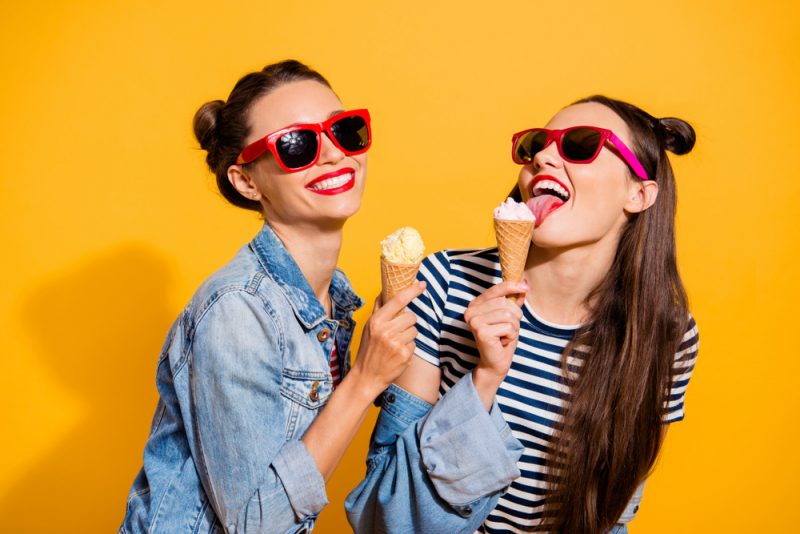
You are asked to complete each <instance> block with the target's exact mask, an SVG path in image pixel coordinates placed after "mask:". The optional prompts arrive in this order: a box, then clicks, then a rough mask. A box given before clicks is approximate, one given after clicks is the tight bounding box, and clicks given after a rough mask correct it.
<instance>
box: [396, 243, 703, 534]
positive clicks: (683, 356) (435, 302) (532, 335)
mask: <svg viewBox="0 0 800 534" xmlns="http://www.w3.org/2000/svg"><path fill="white" fill-rule="evenodd" d="M418 278H421V279H424V280H425V281H426V282H427V283H428V286H427V289H426V291H425V293H423V294H422V295H421V296H420V297H418V298H417V299H416V300H415V301H414V302H412V303H411V305H410V306H409V309H410V310H411V311H413V312H414V313H415V314H417V317H418V318H417V329H418V332H419V333H418V335H417V339H416V345H417V349H416V354H417V356H419V357H420V358H423V359H424V360H426V361H428V362H430V363H432V364H433V365H436V366H438V367H439V368H440V369H441V373H442V382H441V386H440V391H439V393H440V395H443V394H444V393H445V392H447V391H448V390H449V389H450V388H451V387H452V386H453V385H454V384H455V383H456V382H457V381H458V380H459V379H460V378H461V377H462V376H464V374H466V373H467V372H469V371H470V370H471V369H472V368H474V367H475V366H476V365H477V361H478V351H477V348H476V345H475V341H474V338H473V336H472V334H471V332H470V330H469V327H468V326H467V324H466V323H465V322H464V311H465V309H466V307H467V305H468V304H469V303H470V301H472V299H473V298H475V297H476V296H478V295H480V294H481V293H483V292H484V291H485V290H486V289H488V288H489V287H491V286H493V285H495V284H497V283H500V282H501V281H502V278H501V273H500V263H499V258H498V255H497V249H496V248H493V249H484V250H449V251H448V250H446V251H442V252H437V253H436V254H433V255H431V256H428V257H427V258H426V259H425V260H424V261H423V263H422V266H421V268H420V275H419V276H418ZM522 311H523V318H522V322H521V325H520V337H519V342H518V345H517V349H516V352H515V354H514V359H513V361H512V364H511V369H510V370H509V372H508V375H507V376H506V379H505V381H504V382H503V383H502V385H501V386H500V388H499V389H498V391H497V403H498V405H499V407H500V410H501V411H502V413H503V416H504V418H505V419H506V421H507V422H508V424H509V426H510V427H511V430H512V433H513V434H514V436H515V437H516V438H517V439H518V440H519V441H520V442H521V443H522V444H523V445H524V447H525V452H524V454H523V456H522V458H521V459H520V460H519V464H518V467H519V469H520V471H521V473H522V474H521V476H520V477H519V478H517V479H516V480H515V481H514V482H513V483H512V485H511V487H510V488H509V490H508V491H507V492H506V493H505V494H504V495H503V496H502V497H501V498H500V501H499V502H498V504H497V507H496V508H495V509H494V510H493V511H492V513H491V514H490V515H489V517H488V518H487V519H486V521H485V522H484V524H483V527H482V530H483V531H484V532H488V533H500V532H526V531H527V530H528V527H530V526H532V525H536V524H538V523H539V522H540V520H541V513H542V509H543V505H544V495H545V491H546V485H545V476H544V470H545V457H546V454H547V452H548V450H549V447H550V446H551V439H552V434H553V430H554V428H555V426H556V424H557V422H558V420H559V417H560V414H561V413H562V410H563V407H564V405H565V400H564V393H565V392H566V391H567V386H566V385H565V382H564V375H563V371H562V354H561V353H562V351H563V349H564V347H565V346H566V345H567V343H569V341H570V340H571V339H572V337H573V336H574V334H575V332H576V331H577V328H578V325H574V326H564V325H556V324H552V323H548V322H547V321H545V320H543V319H541V318H540V317H537V316H536V313H535V312H534V310H533V309H532V308H531V307H530V305H529V304H528V303H525V305H524V306H523V310H522ZM697 346H698V334H697V327H696V325H695V322H694V320H693V319H690V321H689V326H688V330H687V332H686V334H685V336H684V338H683V341H682V343H681V345H680V348H679V351H678V353H676V355H675V363H674V369H675V371H676V372H675V377H674V380H673V383H672V388H671V392H670V396H669V401H668V405H667V407H666V408H667V409H666V412H665V416H664V421H665V422H667V423H672V422H675V421H679V420H680V419H682V418H683V415H684V411H683V400H684V394H685V392H686V387H687V385H688V383H689V377H690V375H691V372H692V369H693V368H694V363H695V360H696V357H697ZM573 363H574V364H575V365H579V362H573V361H568V364H569V365H570V366H572V365H573Z"/></svg>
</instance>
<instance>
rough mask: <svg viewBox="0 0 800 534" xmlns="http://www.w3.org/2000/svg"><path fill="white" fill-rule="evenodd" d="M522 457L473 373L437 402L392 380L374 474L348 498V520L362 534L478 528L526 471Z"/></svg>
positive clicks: (450, 533)
mask: <svg viewBox="0 0 800 534" xmlns="http://www.w3.org/2000/svg"><path fill="white" fill-rule="evenodd" d="M425 365H429V364H425ZM430 367H433V366H430ZM437 372H438V370H437ZM521 454H522V445H521V444H520V443H519V442H518V441H517V440H516V439H515V438H514V437H513V436H512V435H511V429H510V428H509V427H508V425H507V424H506V422H505V421H504V420H503V417H502V414H501V413H500V410H499V409H498V408H497V406H496V405H495V406H493V407H492V411H491V412H487V411H486V409H485V408H484V406H483V403H482V401H481V399H480V397H479V396H478V394H477V391H476V390H475V388H474V385H473V384H472V375H471V374H467V375H466V376H465V377H464V378H462V379H461V380H460V381H459V382H458V383H456V385H454V386H453V388H451V389H450V391H448V392H447V394H445V395H444V396H443V397H442V398H441V399H440V400H439V402H438V403H437V404H436V406H434V407H431V405H430V404H429V403H427V402H425V401H424V400H423V399H421V398H418V397H416V396H414V395H412V394H410V393H408V392H406V391H404V390H403V389H401V388H399V387H398V386H397V385H392V386H390V387H389V389H388V390H387V391H386V393H384V395H383V406H382V409H381V413H380V416H379V417H378V423H377V425H376V427H375V431H374V433H373V439H372V443H371V444H370V452H369V455H368V458H367V466H368V470H367V476H366V478H365V480H364V481H362V482H361V484H360V485H359V486H358V487H357V488H356V489H355V490H353V491H352V492H351V493H350V495H348V497H347V500H346V502H345V508H346V509H347V514H348V520H349V521H350V524H351V526H352V527H353V529H354V531H355V532H356V533H362V532H363V533H371V532H385V533H398V534H399V533H405V532H426V533H447V534H454V533H458V532H469V533H471V532H474V531H475V530H476V529H477V528H478V527H479V526H480V524H481V523H482V522H483V520H484V519H485V518H486V516H487V515H488V514H489V512H491V510H492V509H493V508H494V507H495V505H496V504H497V500H498V499H499V498H500V495H501V494H502V492H503V491H504V490H505V489H506V487H507V486H508V485H509V484H510V483H511V481H512V480H513V479H514V478H516V477H517V476H519V470H518V469H517V466H516V462H517V460H518V459H519V456H520V455H521Z"/></svg>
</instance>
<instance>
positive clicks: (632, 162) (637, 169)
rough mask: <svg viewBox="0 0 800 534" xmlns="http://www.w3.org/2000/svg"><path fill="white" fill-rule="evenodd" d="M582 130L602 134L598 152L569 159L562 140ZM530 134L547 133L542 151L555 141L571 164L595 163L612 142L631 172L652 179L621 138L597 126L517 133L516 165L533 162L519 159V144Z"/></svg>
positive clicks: (513, 154) (513, 153) (513, 156)
mask: <svg viewBox="0 0 800 534" xmlns="http://www.w3.org/2000/svg"><path fill="white" fill-rule="evenodd" d="M581 128H585V129H588V130H592V131H595V132H598V133H599V134H600V143H598V145H597V150H596V151H595V153H594V155H593V156H592V157H591V158H589V159H585V160H575V159H571V158H568V157H567V156H566V155H565V154H564V149H563V147H562V145H561V142H562V139H563V138H564V136H565V135H566V134H568V133H569V132H571V131H573V130H578V129H581ZM530 132H545V133H546V134H547V141H545V143H544V146H542V150H544V149H545V148H547V147H548V146H550V143H552V142H553V141H555V142H556V148H558V153H559V155H560V156H561V157H562V158H563V159H564V161H568V162H570V163H591V162H593V161H594V160H595V159H597V156H598V155H600V150H602V148H603V146H604V145H605V144H606V142H608V141H611V144H612V145H614V147H615V148H616V149H617V151H618V152H619V155H620V156H621V157H622V159H623V160H624V161H625V163H627V164H628V166H630V168H631V170H633V173H634V174H635V175H636V176H638V177H639V178H641V179H642V180H649V179H650V178H649V177H648V176H647V171H645V170H644V165H642V163H641V162H640V161H639V158H637V157H636V155H635V154H634V153H633V151H632V150H631V149H630V148H628V147H627V145H625V143H623V142H622V140H621V139H620V138H619V137H617V136H616V135H614V132H612V131H611V130H606V129H605V128H599V127H597V126H572V127H570V128H566V129H564V130H548V129H547V128H529V129H527V130H522V131H521V132H517V133H515V134H514V135H513V136H512V137H511V159H512V160H513V161H514V163H517V164H519V165H528V164H530V163H531V162H532V161H533V158H530V160H529V161H526V160H523V159H521V158H517V143H518V142H519V140H520V139H521V138H522V136H523V135H525V134H527V133H530ZM534 156H535V154H534Z"/></svg>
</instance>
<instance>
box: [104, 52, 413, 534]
mask: <svg viewBox="0 0 800 534" xmlns="http://www.w3.org/2000/svg"><path fill="white" fill-rule="evenodd" d="M194 130H195V135H196V136H197V139H198V140H199V142H200V145H201V147H202V148H203V149H204V150H206V151H207V153H208V155H207V158H206V160H207V163H208V165H209V167H210V168H211V170H212V171H213V172H214V173H215V175H216V178H217V184H218V186H219V189H220V191H221V192H222V194H223V196H225V198H227V199H228V200H229V201H230V202H232V203H233V204H235V205H237V206H240V207H243V208H247V209H250V210H254V211H257V212H259V213H260V214H261V215H262V216H263V218H264V220H265V223H264V225H263V228H262V229H261V231H260V232H259V233H258V235H256V236H255V238H254V239H253V240H252V241H251V242H250V243H249V244H248V245H246V246H244V247H243V248H242V249H241V250H240V251H239V252H238V254H236V256H235V257H234V258H233V259H232V260H231V261H230V262H229V263H228V264H227V265H225V266H224V267H223V268H222V269H220V270H219V271H218V272H216V273H215V274H213V275H212V276H211V277H210V278H209V279H208V280H206V282H204V283H203V284H202V286H201V287H200V288H199V289H198V290H197V292H196V293H195V295H194V296H193V297H192V299H191V301H190V302H189V304H188V305H187V306H186V308H185V309H184V310H183V312H182V313H181V315H180V316H179V317H178V319H177V320H176V322H175V323H174V325H173V326H172V328H171V330H170V332H169V335H168V338H167V340H166V342H165V344H164V348H163V350H162V353H161V358H160V361H159V364H158V371H157V387H158V391H159V394H160V400H159V403H158V406H157V409H156V413H155V416H154V419H153V424H152V429H151V432H150V436H149V438H148V440H147V443H146V445H145V449H144V465H143V467H142V469H141V471H140V472H139V474H138V476H137V477H136V480H135V481H134V483H133V487H132V488H131V491H130V495H129V498H128V506H127V512H126V515H125V519H124V522H123V524H122V526H121V527H120V530H119V531H120V532H123V533H135V532H158V533H186V534H189V533H216V532H231V533H232V532H237V533H268V532H269V533H272V532H276V533H277V532H280V533H283V532H307V531H310V530H311V529H312V528H313V525H314V522H315V519H316V517H317V515H318V514H319V513H320V511H321V510H322V508H323V507H324V506H325V505H326V504H327V498H326V493H325V482H326V481H327V480H328V479H329V478H330V476H331V474H332V473H333V471H334V469H335V468H336V465H337V463H338V462H339V460H340V459H341V457H342V455H343V454H344V452H345V450H346V448H347V447H348V445H349V443H350V441H351V440H352V439H353V436H354V435H355V432H356V430H357V429H358V427H359V426H360V424H361V422H362V420H363V417H364V414H365V413H366V410H367V408H368V407H369V406H370V404H371V403H372V401H373V400H374V399H375V398H376V397H377V396H378V395H379V394H380V392H381V391H383V390H384V389H385V388H386V387H387V386H388V385H389V384H390V383H391V382H392V380H393V379H395V378H396V377H397V376H398V375H399V374H400V373H401V372H402V371H403V370H404V369H405V368H406V367H407V365H408V363H409V362H410V359H411V355H412V353H413V347H414V337H415V336H416V329H415V327H414V321H415V319H414V315H413V314H411V313H410V312H406V313H400V314H399V315H398V312H399V311H401V310H402V309H403V308H404V307H405V306H406V305H407V304H408V303H409V302H410V301H411V300H412V299H413V298H414V297H416V296H417V295H418V294H419V293H420V292H421V291H422V289H423V287H424V284H421V283H418V284H415V285H413V286H412V287H410V288H408V289H407V290H405V291H404V292H402V293H401V294H399V295H397V296H396V297H395V298H394V299H392V300H390V301H388V302H386V303H385V304H384V305H383V306H382V307H378V308H376V310H375V312H374V313H373V315H372V316H371V317H370V319H369V321H368V322H367V325H366V327H365V329H364V333H363V337H362V340H361V346H360V348H359V353H358V357H357V359H356V361H355V363H354V364H353V366H352V368H350V362H349V347H350V341H351V337H352V334H353V329H354V322H353V319H352V315H353V311H354V310H356V309H357V308H359V307H360V306H361V305H362V301H361V299H360V298H359V297H358V296H357V295H356V294H355V293H354V292H353V290H352V288H351V286H350V282H349V281H348V279H347V278H346V277H345V275H344V274H343V273H342V272H341V271H340V270H338V269H337V268H336V262H337V260H338V256H339V250H340V248H341V244H342V227H343V225H344V223H345V221H346V220H347V219H348V217H350V216H351V215H353V214H354V213H355V212H356V211H357V210H358V209H359V207H360V203H361V197H362V193H363V190H364V180H365V178H366V151H367V149H368V148H369V146H370V142H371V138H370V118H369V113H368V112H367V111H366V110H351V111H346V110H344V109H343V107H342V104H341V102H340V101H339V98H338V97H337V96H336V94H335V93H334V92H333V90H332V89H331V88H330V85H329V84H328V82H327V81H326V80H325V78H323V77H322V76H321V75H320V74H319V73H317V72H316V71H314V70H311V69H310V68H308V67H307V66H305V65H303V64H301V63H299V62H297V61H284V62H281V63H277V64H273V65H269V66H267V67H265V68H264V69H263V70H261V71H258V72H253V73H250V74H247V75H246V76H244V77H243V78H242V79H240V80H239V82H238V83H237V84H236V86H235V87H234V89H233V91H232V92H231V94H230V96H229V97H228V100H227V102H223V101H221V100H217V101H213V102H209V103H207V104H205V105H204V106H202V107H201V108H200V110H199V111H198V112H197V114H196V115H195V120H194ZM323 408H324V409H323Z"/></svg>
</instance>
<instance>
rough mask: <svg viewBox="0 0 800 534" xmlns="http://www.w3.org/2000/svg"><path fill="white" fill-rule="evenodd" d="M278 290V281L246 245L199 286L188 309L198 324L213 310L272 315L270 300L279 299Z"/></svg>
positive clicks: (227, 313)
mask: <svg viewBox="0 0 800 534" xmlns="http://www.w3.org/2000/svg"><path fill="white" fill-rule="evenodd" d="M279 291H280V290H279V288H278V284H277V283H276V282H275V281H274V280H272V278H270V276H269V274H268V273H267V272H266V271H265V270H264V269H263V267H262V266H261V264H260V263H259V262H258V260H257V259H256V257H255V255H254V254H253V253H252V251H251V250H250V249H249V247H248V246H244V247H242V248H241V249H240V250H239V251H238V252H237V253H236V255H235V256H234V257H233V258H232V259H231V260H230V261H229V262H228V263H226V264H225V265H224V266H222V267H221V268H220V269H219V270H217V271H216V272H215V273H213V274H212V275H211V276H209V277H208V278H207V279H206V280H205V281H204V282H203V283H202V284H201V285H200V287H199V288H197V291H195V293H194V295H193V296H192V298H191V300H190V301H189V304H188V305H187V307H186V311H185V313H186V314H187V315H188V317H187V319H188V320H189V321H190V322H191V323H192V324H193V325H195V327H196V325H198V324H199V323H201V322H203V321H204V319H205V318H206V316H208V315H209V313H211V312H213V313H212V314H213V315H223V316H225V317H231V318H236V317H239V318H242V317H243V316H244V314H247V315H248V316H249V315H250V312H257V315H258V316H261V315H266V316H272V315H274V310H273V307H272V306H271V305H270V302H275V301H276V298H275V297H277V296H278V293H279ZM248 310H249V312H248ZM273 319H274V318H273Z"/></svg>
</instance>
